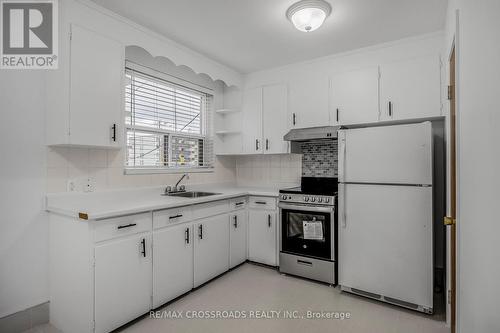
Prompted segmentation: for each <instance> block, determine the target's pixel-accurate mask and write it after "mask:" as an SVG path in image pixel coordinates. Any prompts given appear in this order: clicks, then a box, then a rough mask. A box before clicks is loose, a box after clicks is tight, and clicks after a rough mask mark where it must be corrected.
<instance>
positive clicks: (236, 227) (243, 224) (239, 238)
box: [229, 210, 247, 268]
mask: <svg viewBox="0 0 500 333" xmlns="http://www.w3.org/2000/svg"><path fill="white" fill-rule="evenodd" d="M229 244H230V246H229V268H233V267H235V266H237V265H239V264H241V263H243V262H245V260H247V211H246V210H240V211H237V212H235V213H233V214H231V215H230V217H229Z"/></svg>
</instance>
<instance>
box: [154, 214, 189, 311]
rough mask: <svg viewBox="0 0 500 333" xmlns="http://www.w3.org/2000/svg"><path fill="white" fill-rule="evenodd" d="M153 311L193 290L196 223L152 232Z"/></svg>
mask: <svg viewBox="0 0 500 333" xmlns="http://www.w3.org/2000/svg"><path fill="white" fill-rule="evenodd" d="M153 252H154V257H153V308H157V307H159V306H160V305H162V304H164V303H167V302H169V301H171V300H173V299H174V298H176V297H178V296H180V295H182V294H184V293H186V292H188V291H190V290H191V289H192V288H193V224H192V223H185V224H180V225H175V226H170V227H167V228H164V229H160V230H157V231H154V232H153Z"/></svg>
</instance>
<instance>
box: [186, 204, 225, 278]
mask: <svg viewBox="0 0 500 333" xmlns="http://www.w3.org/2000/svg"><path fill="white" fill-rule="evenodd" d="M228 218H229V217H228V214H223V215H217V216H214V217H209V218H206V219H203V220H201V221H200V222H198V223H197V224H195V230H194V233H195V245H194V286H195V287H198V286H200V285H201V284H203V283H205V282H207V281H208V280H210V279H212V278H214V277H216V276H217V275H220V274H222V273H224V272H225V271H227V270H228V269H229V225H228V223H227V221H228Z"/></svg>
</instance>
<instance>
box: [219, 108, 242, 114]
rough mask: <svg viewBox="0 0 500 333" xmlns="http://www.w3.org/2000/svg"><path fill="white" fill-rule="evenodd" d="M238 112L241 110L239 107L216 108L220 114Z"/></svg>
mask: <svg viewBox="0 0 500 333" xmlns="http://www.w3.org/2000/svg"><path fill="white" fill-rule="evenodd" d="M236 112H240V110H237V109H218V110H215V113H218V114H222V115H224V114H229V113H236Z"/></svg>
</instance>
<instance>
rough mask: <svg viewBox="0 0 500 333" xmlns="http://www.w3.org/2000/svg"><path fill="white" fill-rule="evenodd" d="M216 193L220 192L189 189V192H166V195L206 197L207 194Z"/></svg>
mask: <svg viewBox="0 0 500 333" xmlns="http://www.w3.org/2000/svg"><path fill="white" fill-rule="evenodd" d="M217 194H220V193H214V192H197V191H190V192H179V193H171V194H168V196H170V197H181V198H201V197H208V196H211V195H217Z"/></svg>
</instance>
